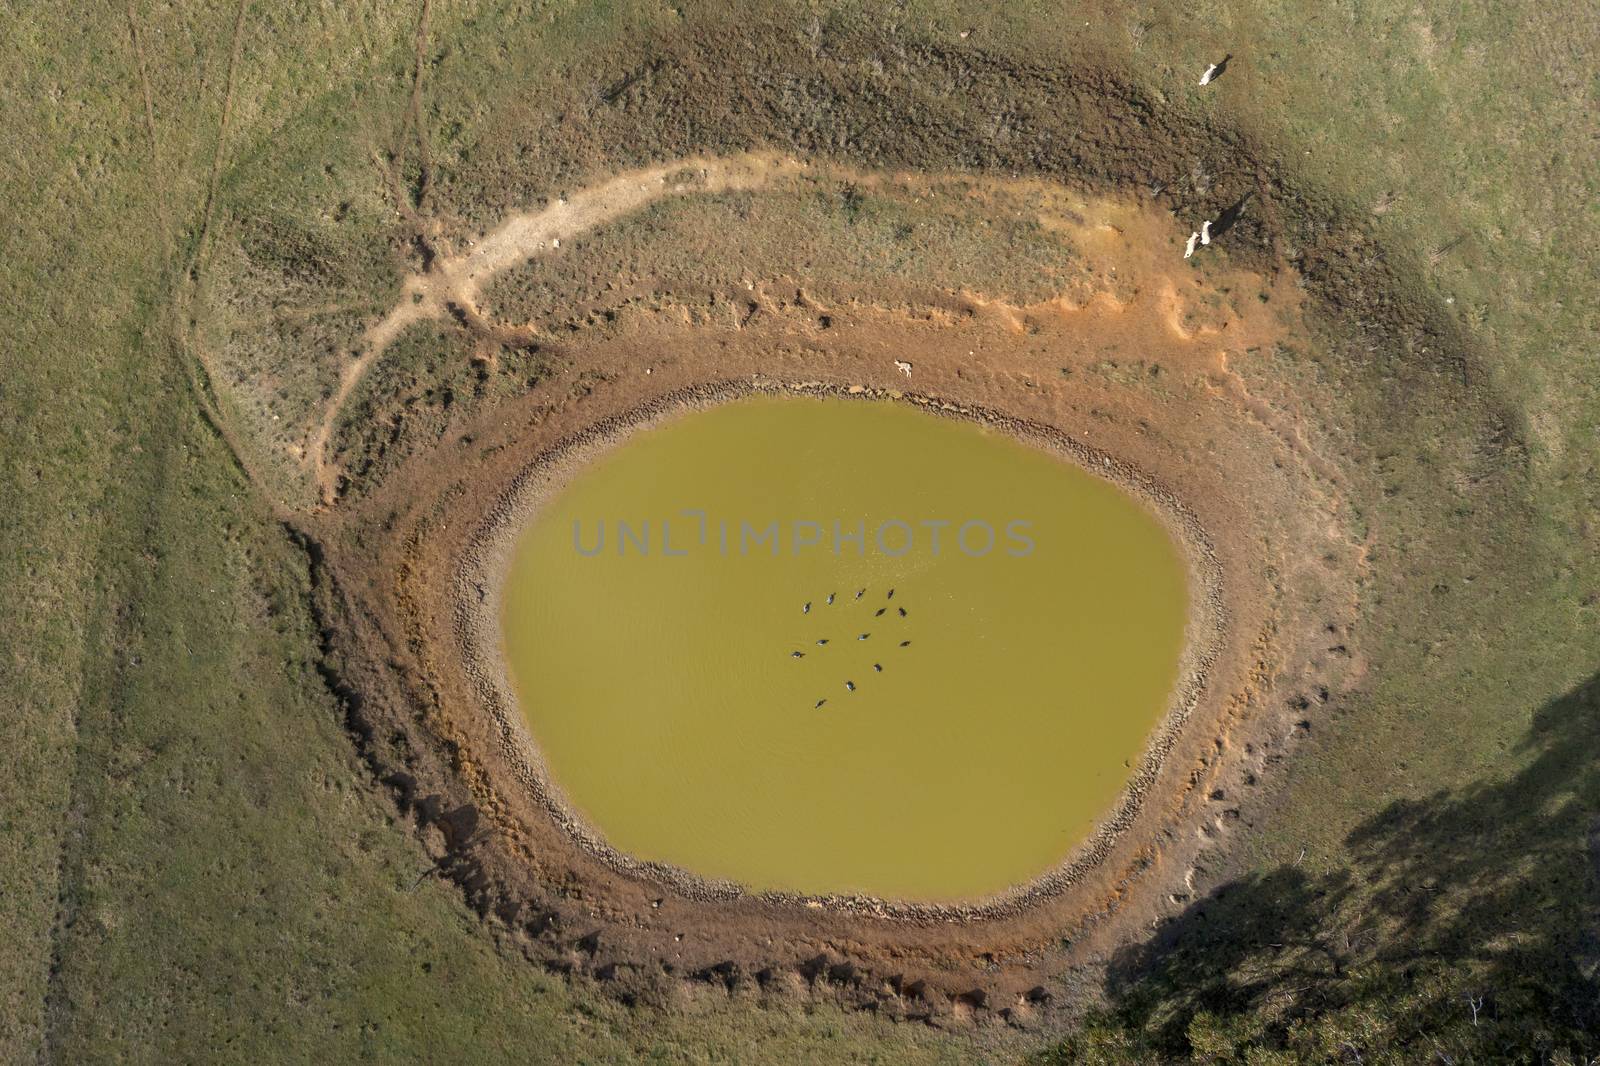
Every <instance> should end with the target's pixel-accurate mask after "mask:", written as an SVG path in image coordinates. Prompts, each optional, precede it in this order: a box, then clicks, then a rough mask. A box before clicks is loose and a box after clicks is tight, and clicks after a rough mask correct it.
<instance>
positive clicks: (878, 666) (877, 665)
mask: <svg viewBox="0 0 1600 1066" xmlns="http://www.w3.org/2000/svg"><path fill="white" fill-rule="evenodd" d="M872 668H873V669H874V670H876V671H877V672H878V673H880V674H881V673H883V664H882V663H873V664H872Z"/></svg>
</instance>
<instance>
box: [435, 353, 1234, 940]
mask: <svg viewBox="0 0 1600 1066" xmlns="http://www.w3.org/2000/svg"><path fill="white" fill-rule="evenodd" d="M752 395H768V396H782V395H809V396H828V397H837V398H847V399H866V400H890V401H894V402H901V403H909V404H912V405H915V406H917V407H919V408H920V409H922V410H926V411H929V412H932V413H934V414H937V415H940V416H943V417H948V418H954V419H957V420H960V421H965V422H969V423H977V424H981V425H985V426H989V427H993V428H996V429H999V430H1001V431H1003V432H1006V433H1008V434H1009V435H1011V436H1012V437H1013V438H1015V439H1018V440H1020V441H1022V442H1023V443H1025V444H1028V445H1030V446H1033V447H1036V448H1039V449H1041V450H1043V451H1045V452H1047V453H1049V454H1052V455H1054V456H1056V457H1057V458H1060V459H1062V460H1064V461H1067V462H1071V463H1073V464H1074V465H1076V466H1078V467H1079V468H1080V469H1082V470H1084V471H1085V472H1087V473H1089V474H1091V475H1093V476H1095V477H1098V478H1101V479H1103V480H1106V481H1110V482H1111V483H1113V484H1115V485H1117V486H1118V487H1119V488H1121V489H1123V490H1124V491H1125V492H1127V493H1128V494H1130V495H1131V496H1133V497H1134V498H1135V499H1137V500H1138V501H1139V502H1140V504H1141V505H1142V506H1144V507H1145V508H1146V509H1147V511H1149V512H1150V513H1152V514H1153V515H1154V516H1155V517H1156V518H1157V520H1158V521H1160V522H1161V524H1162V526H1163V527H1164V528H1165V529H1167V531H1168V532H1169V534H1170V535H1171V536H1172V538H1173V540H1174V542H1175V543H1176V544H1177V545H1178V546H1179V549H1180V552H1181V554H1182V556H1183V559H1184V562H1185V569H1186V571H1187V573H1188V585H1189V593H1190V596H1189V600H1190V608H1189V616H1188V619H1187V622H1186V626H1185V633H1184V643H1183V651H1182V654H1181V655H1180V657H1179V667H1178V677H1177V680H1176V681H1175V682H1174V684H1173V688H1172V693H1171V696H1170V699H1169V703H1168V708H1167V710H1166V712H1165V713H1164V714H1163V715H1162V717H1161V719H1160V722H1159V723H1158V725H1157V726H1156V728H1155V729H1154V730H1153V732H1152V733H1151V735H1150V738H1149V740H1148V741H1147V742H1146V744H1145V746H1144V750H1143V752H1142V754H1141V756H1140V759H1139V762H1138V764H1137V765H1136V766H1135V767H1134V768H1133V770H1132V772H1131V774H1130V775H1129V777H1128V778H1127V781H1126V782H1125V784H1124V785H1123V787H1122V790H1121V792H1120V793H1119V796H1118V799H1117V800H1116V801H1115V803H1114V804H1113V805H1112V807H1111V808H1110V811H1109V813H1107V814H1106V815H1104V816H1102V817H1101V818H1100V819H1098V821H1097V825H1096V828H1095V829H1094V831H1093V832H1092V833H1091V834H1090V835H1089V836H1088V837H1087V838H1085V839H1084V840H1082V841H1080V842H1079V843H1078V844H1077V845H1075V846H1074V847H1073V848H1072V850H1071V851H1070V852H1068V854H1067V855H1066V856H1065V857H1064V858H1063V859H1062V861H1061V862H1060V863H1059V864H1058V865H1057V866H1055V867H1054V868H1053V869H1051V870H1049V871H1047V872H1045V873H1044V874H1041V875H1040V876H1038V877H1036V878H1034V879H1033V880H1031V881H1028V882H1025V883H1023V884H1020V885H1015V886H1012V887H1010V888H1007V889H1004V890H1002V891H1000V892H998V893H995V894H992V895H990V896H987V897H984V898H980V899H978V900H974V901H971V902H951V903H944V902H912V901H902V900H891V899H884V898H880V897H875V896H870V895H864V894H842V895H841V894H834V895H809V894H804V893H794V892H783V891H774V890H762V891H755V890H751V889H749V888H746V887H745V886H743V885H740V884H739V883H737V882H734V881H731V880H712V879H708V878H705V877H702V876H700V875H698V874H695V873H693V872H692V871H690V870H687V869H684V868H682V867H679V866H675V865H672V864H668V863H662V862H655V861H646V860H641V859H638V858H635V857H633V856H631V855H629V854H627V853H625V852H623V851H620V850H618V849H616V848H614V847H613V846H611V845H610V844H609V843H608V842H607V841H606V840H605V838H604V836H603V834H602V833H600V832H599V830H598V829H597V828H595V827H593V826H591V825H590V824H588V822H587V821H585V819H584V818H583V817H582V816H581V815H580V814H579V813H578V812H577V810H576V808H575V807H574V806H573V805H572V804H571V803H570V802H568V800H567V799H566V798H565V796H564V795H563V794H562V792H561V790H560V789H559V787H558V786H556V785H555V783H554V781H553V779H552V777H551V775H550V773H549V771H548V768H547V767H546V765H545V762H544V759H543V757H542V755H541V753H540V750H539V747H538V744H537V742H536V741H535V740H534V738H533V736H532V735H531V733H530V732H529V731H528V728H527V726H526V724H525V723H524V722H523V720H522V717H521V715H520V714H518V712H517V709H516V707H517V700H516V697H515V694H514V691H513V687H512V685H511V683H510V679H509V677H508V675H507V671H506V664H505V661H504V657H503V654H502V652H501V596H500V592H501V589H502V588H503V586H504V582H505V576H506V573H507V571H508V569H509V566H510V561H511V556H512V553H513V550H514V547H515V544H516V541H517V539H518V537H519V536H520V534H521V533H522V531H523V530H524V529H525V528H526V527H527V525H528V523H529V522H530V521H532V520H533V519H534V517H535V516H536V514H537V512H538V510H539V508H540V507H541V505H543V504H544V503H545V502H547V501H548V500H549V499H551V498H552V497H553V496H554V495H555V494H556V493H559V492H560V491H561V489H562V488H564V487H565V486H566V484H568V482H569V481H570V479H571V478H572V477H573V476H575V475H576V474H577V473H579V472H580V471H581V470H582V469H583V468H584V467H586V466H587V465H588V464H589V463H590V462H591V461H593V460H594V459H595V458H597V457H598V456H600V455H602V454H604V453H606V452H609V451H611V450H613V449H615V448H617V447H618V446H620V445H621V444H623V443H625V442H626V441H627V440H629V439H630V438H632V437H633V436H634V434H636V433H638V432H640V431H643V430H647V429H650V428H653V427H655V426H658V425H661V424H663V423H665V422H668V421H670V420H673V419H675V418H677V417H679V416H680V415H683V414H685V413H688V412H691V411H694V410H703V409H706V408H709V407H713V406H716V405H719V404H722V403H726V402H729V401H732V400H737V399H741V398H744V397H748V396H752ZM451 583H452V587H453V590H454V594H455V601H456V604H455V607H456V609H455V617H454V638H455V641H456V644H457V647H458V650H459V651H460V653H461V655H462V659H463V662H464V664H465V671H466V674H467V677H468V679H469V682H470V684H471V686H472V688H473V689H474V690H475V694H476V696H477V697H478V699H479V701H480V702H481V703H482V705H483V707H484V709H485V710H486V711H487V712H488V713H489V714H490V716H491V717H492V718H493V720H494V723H495V725H496V727H497V729H498V734H499V742H500V747H501V751H502V754H503V755H504V756H505V757H506V759H507V761H508V762H509V764H510V766H511V767H512V769H513V771H514V772H515V774H516V775H517V777H518V779H519V781H520V783H521V784H522V785H523V786H525V787H526V788H527V789H528V790H529V792H530V793H531V794H532V795H533V796H534V797H535V798H536V800H537V801H538V803H539V805H540V806H541V807H542V808H543V810H544V812H545V813H546V814H547V815H548V816H549V817H550V818H551V820H552V821H554V823H555V824H556V825H558V826H559V827H560V828H561V829H562V830H563V831H564V832H565V833H566V834H567V835H568V836H569V837H570V838H571V839H572V840H573V841H574V842H575V843H576V844H577V845H578V846H579V847H581V848H582V849H584V850H585V851H586V852H588V853H589V854H591V855H593V856H595V857H597V858H598V859H600V860H601V861H603V862H604V863H605V864H606V865H607V866H609V867H611V869H613V870H614V871H616V872H617V873H621V874H624V875H631V876H642V877H646V878H649V879H650V880H653V881H656V882H659V883H660V884H662V885H664V886H666V887H668V888H670V889H672V890H674V891H676V892H677V893H679V894H680V895H682V896H684V897H686V898H688V899H691V900H695V901H699V902H705V903H716V902H726V901H732V900H736V899H742V898H754V899H756V900H758V901H760V902H762V903H768V904H776V905H785V906H791V907H808V908H816V907H822V908H832V909H838V910H842V911H847V912H850V913H853V914H857V915H871V916H874V917H880V918H884V919H889V920H909V921H915V922H927V921H930V920H936V921H950V920H956V921H961V922H972V921H981V920H985V919H994V918H1005V917H1013V916H1015V915H1017V914H1019V913H1021V912H1022V911H1025V910H1027V909H1029V908H1031V907H1033V906H1034V905H1036V904H1038V903H1041V902H1044V901H1047V900H1050V899H1053V898H1055V897H1058V896H1060V895H1061V894H1062V893H1064V892H1065V891H1066V890H1068V889H1070V888H1071V887H1073V886H1074V885H1076V884H1078V883H1079V882H1080V881H1081V880H1083V878H1084V877H1085V876H1086V875H1087V874H1088V873H1089V872H1091V871H1093V870H1094V869H1096V868H1097V867H1099V866H1100V865H1101V864H1102V863H1103V861H1104V860H1105V858H1106V857H1107V856H1108V855H1109V854H1110V853H1111V851H1112V848H1113V846H1114V845H1115V844H1116V843H1117V842H1118V840H1119V839H1120V838H1121V837H1122V836H1123V835H1124V834H1125V833H1126V832H1128V831H1129V830H1130V829H1131V828H1132V827H1133V826H1134V824H1135V822H1136V820H1137V818H1138V815H1139V813H1140V811H1141V809H1142V808H1143V806H1144V804H1145V800H1146V797H1147V796H1148V795H1149V793H1150V791H1151V790H1152V788H1153V787H1154V786H1155V784H1156V782H1157V779H1158V777H1159V775H1160V772H1161V769H1162V767H1163V765H1164V763H1165V760H1166V758H1167V756H1168V754H1169V753H1170V752H1171V751H1172V749H1173V747H1174V746H1175V745H1176V744H1177V742H1178V740H1179V738H1180V736H1181V735H1182V733H1183V731H1184V726H1185V724H1186V723H1187V722H1188V720H1189V717H1190V715H1191V713H1192V712H1193V711H1194V709H1195V708H1196V707H1197V706H1198V705H1199V704H1200V701H1201V699H1202V696H1203V695H1204V694H1205V691H1206V686H1207V678H1208V676H1209V674H1210V672H1211V670H1212V668H1213V666H1214V665H1215V663H1216V660H1217V657H1218V656H1219V655H1220V654H1221V653H1222V650H1223V648H1224V647H1225V646H1226V643H1227V614H1226V609H1225V606H1224V598H1223V583H1222V567H1221V565H1220V563H1219V561H1218V559H1217V556H1216V552H1215V549H1214V547H1213V544H1212V540H1211V538H1210V536H1209V535H1208V534H1207V533H1206V531H1205V529H1204V528H1203V526H1202V525H1201V523H1200V520H1199V519H1198V517H1197V516H1196V515H1195V514H1194V512H1193V511H1192V510H1190V509H1189V508H1188V507H1187V506H1185V505H1184V503H1183V501H1182V500H1180V499H1179V498H1178V497H1177V496H1176V495H1175V494H1174V493H1172V492H1171V491H1170V490H1168V489H1167V488H1166V487H1165V486H1163V485H1162V484H1161V483H1160V482H1159V481H1157V480H1156V479H1155V478H1153V477H1151V476H1150V475H1149V474H1147V473H1145V472H1144V471H1142V470H1140V469H1139V468H1138V467H1136V466H1134V465H1132V464H1131V463H1128V462H1126V461H1124V460H1122V459H1119V458H1116V457H1114V456H1112V455H1110V454H1108V453H1107V452H1104V451H1101V450H1100V449H1097V448H1094V447H1091V446H1090V445H1087V444H1085V443H1083V442H1081V441H1078V440H1074V439H1073V438H1072V437H1070V436H1069V435H1068V434H1066V433H1064V432H1062V431H1061V430H1059V429H1056V428H1054V427H1052V426H1048V425H1044V424H1042V423H1038V422H1032V421H1028V420H1025V419H1020V418H1014V417H1011V416H1007V415H1003V414H1000V413H998V412H995V411H993V410H990V409H987V408H983V407H979V406H974V405H971V404H957V403H951V402H947V401H944V400H940V399H938V398H935V397H930V396H922V395H917V394H913V393H903V392H901V391H899V390H887V389H868V388H864V387H862V386H852V387H843V386H838V385H830V384H825V383H821V382H807V383H783V382H776V381H766V380H755V381H750V382H742V381H727V382H719V383H713V384H707V385H699V386H690V387H688V388H684V389H680V390H678V391H676V392H673V393H669V394H667V395H665V396H663V397H660V398H657V399H655V400H653V401H651V402H648V403H646V404H644V405H643V406H640V407H637V408H635V409H633V410H632V411H630V412H628V413H626V414H623V415H621V416H619V417H614V418H608V419H603V420H601V421H598V422H595V423H593V424H592V425H590V426H589V427H587V428H586V429H584V430H582V431H580V432H579V433H577V434H576V435H573V436H570V437H568V438H566V439H565V440H563V441H560V442H559V443H557V444H555V445H554V446H553V447H551V448H549V449H548V450H546V451H544V452H542V453H541V454H539V455H538V456H536V457H535V458H533V459H532V460H531V461H529V462H528V463H527V464H526V465H525V466H524V467H523V469H522V471H521V472H520V473H519V474H517V475H516V476H515V477H514V478H513V479H512V480H511V482H510V484H509V486H508V487H507V488H506V489H505V490H503V491H502V492H501V494H500V496H499V498H498V499H497V501H496V502H495V504H494V505H492V506H491V507H490V508H489V510H488V511H487V513H486V514H485V516H484V517H483V518H482V519H481V520H480V522H479V523H478V527H477V531H476V533H474V534H473V535H472V537H471V539H470V540H469V542H468V545H467V548H466V551H465V552H463V554H462V556H461V563H460V565H459V567H458V568H457V569H456V571H455V573H454V574H453V576H452V582H451Z"/></svg>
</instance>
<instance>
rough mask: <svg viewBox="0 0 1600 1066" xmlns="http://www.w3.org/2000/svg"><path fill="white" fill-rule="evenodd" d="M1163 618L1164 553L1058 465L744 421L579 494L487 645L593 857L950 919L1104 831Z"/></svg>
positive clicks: (905, 439)
mask: <svg viewBox="0 0 1600 1066" xmlns="http://www.w3.org/2000/svg"><path fill="white" fill-rule="evenodd" d="M940 522H943V523H948V524H946V525H939V524H938V523H940ZM936 535H937V540H936ZM862 590H864V591H862ZM891 590H892V596H891ZM858 592H859V597H858ZM830 596H832V597H833V602H832V603H831V604H830V603H829V602H828V598H829V597H830ZM808 603H809V604H810V608H809V611H807V610H806V608H805V605H806V604H808ZM1186 608H1187V590H1186V583H1185V578H1184V570H1183V565H1182V563H1181V560H1180V558H1179V555H1178V551H1177V548H1176V546H1175V545H1174V544H1173V543H1172V541H1171V539H1170V537H1169V536H1168V534H1167V533H1166V531H1165V530H1164V528H1163V527H1162V526H1161V525H1159V524H1158V523H1157V521H1156V520H1155V519H1154V518H1153V517H1152V516H1151V515H1150V514H1149V513H1148V512H1147V511H1146V510H1145V508H1144V507H1143V506H1141V505H1140V504H1139V503H1137V502H1135V501H1134V500H1133V499H1132V498H1131V497H1129V496H1128V495H1127V494H1126V493H1125V492H1123V491H1122V490H1121V489H1119V488H1117V487H1115V486H1113V485H1111V484H1109V483H1108V482H1105V481H1103V480H1100V479H1098V478H1095V477H1092V476H1090V475H1089V474H1087V473H1085V472H1084V471H1082V470H1081V469H1079V468H1078V467H1076V466H1074V465H1072V464H1069V463H1067V462H1065V461H1062V460H1061V459H1058V458H1055V457H1053V456H1050V455H1048V454H1046V453H1044V452H1042V451H1039V450H1036V449H1034V448H1031V447H1028V446H1026V445H1024V444H1021V443H1019V442H1017V441H1016V440H1014V439H1012V438H1010V437H1008V436H1006V435H1005V434H1003V433H1000V432H998V431H994V430H988V429H984V428H980V427H978V426H975V425H971V424H967V423H963V422H956V421H952V420H948V419H944V418H939V417H936V416H933V415H930V414H926V413H924V412H920V411H917V410H915V409H912V408H910V407H908V406H905V405H900V404H891V403H886V402H854V401H844V400H822V399H812V398H794V399H773V398H757V399H749V400H742V401H738V402H733V403H728V404H725V405H722V406H719V407H716V408H714V409H711V410H707V411H700V412H696V413H693V414H687V415H684V416H682V417H679V418H677V419H675V420H673V421H671V422H669V423H667V424H665V425H663V426H661V427H659V428H656V429H653V430H650V431H648V432H644V433H641V434H639V435H638V436H636V437H634V438H633V439H631V440H630V441H628V442H626V443H625V444H623V445H622V446H621V447H619V448H617V449H615V450H614V451H612V452H611V453H610V454H608V455H606V456H604V457H602V458H600V459H598V460H597V461H595V462H594V463H593V464H592V465H590V466H589V467H587V468H585V469H584V470H583V471H582V472H581V473H580V475H579V476H578V477H577V478H576V479H575V480H574V481H573V482H572V483H571V484H570V485H568V486H567V487H566V488H565V489H563V490H562V491H561V492H560V493H559V495H558V496H557V497H556V498H555V499H554V500H553V501H551V502H550V503H549V505H547V506H546V507H545V508H543V509H542V511H541V512H540V514H539V516H538V517H537V518H536V519H535V520H534V522H533V523H532V524H531V526H530V527H529V528H528V529H527V530H526V531H525V532H524V533H523V535H522V537H521V540H520V541H519V543H518V546H517V549H516V553H515V556H514V561H513V564H512V571H511V575H510V579H509V585H508V589H507V593H506V597H505V607H504V618H503V627H504V629H503V633H504V641H505V649H506V652H507V655H508V661H509V663H510V668H511V676H512V683H513V685H514V687H515V689H516V691H517V694H518V698H519V701H520V703H521V708H522V713H523V715H524V716H525V718H526V721H527V723H528V727H529V730H530V732H531V733H532V735H533V737H534V739H535V740H536V742H537V743H538V745H539V746H540V748H541V749H542V751H543V753H544V756H545V760H546V762H547V764H548V766H549V769H550V772H551V774H552V776H553V778H554V779H555V782H556V784H557V785H558V786H559V787H560V788H561V790H562V791H563V792H564V793H565V794H566V796H567V798H568V799H569V800H570V801H571V802H572V803H573V804H574V805H575V806H576V807H577V808H578V809H579V811H580V812H581V813H582V814H583V816H584V817H585V818H586V819H587V820H588V821H589V822H590V824H592V825H593V826H595V827H596V828H598V829H599V830H600V832H601V833H603V834H604V835H605V837H606V838H607V839H608V840H609V841H610V842H611V843H612V844H613V845H614V846H615V847H617V848H619V849H620V850H622V851H625V852H628V853H630V854H633V855H635V856H638V857H641V858H645V859H653V860H661V861H665V862H669V863H673V864H675V865H678V866H681V867H684V868H686V869H689V870H692V871H694V872H696V873H699V874H702V875H705V876H709V877H718V878H731V879H733V880H736V881H739V882H742V883H744V884H746V885H750V886H752V887H756V888H780V889H791V890H799V891H805V892H814V893H828V892H851V891H858V892H867V893H871V894H874V895H878V896H885V897H892V898H900V899H917V900H956V899H963V898H967V899H970V898H974V897H978V896H983V895H987V894H990V893H993V892H996V891H999V890H1001V889H1004V888H1006V887H1008V886H1010V885H1014V884H1017V883H1020V882H1023V881H1026V880H1029V879H1031V878H1033V877H1035V876H1037V875H1039V874H1041V873H1043V872H1045V871H1046V870H1047V869H1049V868H1050V867H1052V866H1054V865H1055V864H1057V863H1058V862H1060V861H1061V859H1062V858H1063V857H1065V855H1066V854H1067V853H1068V852H1069V851H1070V850H1071V849H1072V847H1073V846H1074V845H1075V844H1077V843H1078V842H1080V841H1081V840H1083V839H1084V838H1085V837H1086V836H1087V835H1088V834H1089V832H1090V831H1091V830H1092V828H1093V826H1094V824H1095V823H1096V821H1097V820H1098V819H1099V818H1100V817H1101V816H1102V815H1103V814H1105V813H1106V811H1107V810H1108V808H1109V807H1110V805H1111V804H1112V803H1113V802H1114V800H1115V799H1116V797H1117V795H1118V792H1119V790H1120V789H1121V787H1122V785H1123V783H1124V782H1125V781H1126V778H1127V775H1128V773H1129V767H1130V764H1131V763H1134V762H1136V761H1137V759H1138V756H1139V754H1140V751H1141V749H1142V747H1143V745H1144V742H1145V741H1146V739H1147V737H1148V736H1149V734H1150V732H1151V730H1152V728H1153V727H1154V725H1155V724H1156V723H1157V721H1158V719H1159V718H1160V717H1161V715H1162V714H1163V712H1164V710H1165V707H1166V704H1167V701H1168V699H1169V697H1170V691H1171V688H1172V686H1173V684H1174V681H1175V679H1176V672H1177V660H1178V656H1179V652H1180V650H1181V644H1182V635H1183V628H1184V619H1185V612H1186ZM863 634H867V636H866V637H865V638H864V639H863V638H862V635H863ZM824 640H825V641H827V643H825V644H824V643H819V642H820V641H824ZM907 642H909V643H907ZM795 653H799V655H798V656H797V655H796V654H795ZM819 701H826V702H823V703H822V704H821V705H820V706H818V702H819Z"/></svg>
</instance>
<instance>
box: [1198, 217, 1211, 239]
mask: <svg viewBox="0 0 1600 1066" xmlns="http://www.w3.org/2000/svg"><path fill="white" fill-rule="evenodd" d="M1200 243H1201V244H1210V243H1211V220H1210V219H1207V220H1206V221H1204V222H1202V223H1200Z"/></svg>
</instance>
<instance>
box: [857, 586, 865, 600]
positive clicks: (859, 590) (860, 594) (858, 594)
mask: <svg viewBox="0 0 1600 1066" xmlns="http://www.w3.org/2000/svg"><path fill="white" fill-rule="evenodd" d="M866 594H867V590H866V589H856V599H858V600H859V599H860V598H861V597H863V596H865V595H866Z"/></svg>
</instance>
